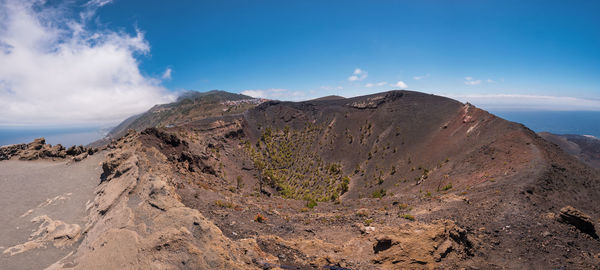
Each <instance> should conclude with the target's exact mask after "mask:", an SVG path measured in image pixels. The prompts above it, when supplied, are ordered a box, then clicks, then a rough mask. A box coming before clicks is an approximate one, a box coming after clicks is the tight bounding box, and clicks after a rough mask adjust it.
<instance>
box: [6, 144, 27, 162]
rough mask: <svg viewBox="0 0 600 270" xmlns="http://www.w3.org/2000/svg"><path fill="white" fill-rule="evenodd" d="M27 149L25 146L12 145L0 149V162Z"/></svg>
mask: <svg viewBox="0 0 600 270" xmlns="http://www.w3.org/2000/svg"><path fill="white" fill-rule="evenodd" d="M26 148H27V145H26V144H13V145H7V146H2V147H0V160H8V159H10V158H11V157H13V156H16V155H17V154H18V153H19V152H20V151H22V150H24V149H26Z"/></svg>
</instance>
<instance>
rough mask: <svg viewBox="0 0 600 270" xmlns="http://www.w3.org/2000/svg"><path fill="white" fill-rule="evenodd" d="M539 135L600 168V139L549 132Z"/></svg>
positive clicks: (588, 163)
mask: <svg viewBox="0 0 600 270" xmlns="http://www.w3.org/2000/svg"><path fill="white" fill-rule="evenodd" d="M538 135H540V136H541V137H542V138H544V139H546V140H548V141H550V142H553V143H555V144H557V145H558V146H559V147H560V148H561V149H563V150H564V151H565V152H567V153H569V154H571V155H573V156H575V157H576V158H578V159H579V160H581V161H583V162H584V163H586V164H587V165H590V166H592V167H594V168H596V169H600V139H598V138H596V137H593V136H586V135H573V134H566V135H558V134H552V133H549V132H540V133H538Z"/></svg>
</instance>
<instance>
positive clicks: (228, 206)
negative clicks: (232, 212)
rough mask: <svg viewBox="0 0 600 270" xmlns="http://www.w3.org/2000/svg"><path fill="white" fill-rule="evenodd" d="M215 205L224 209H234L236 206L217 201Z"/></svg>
mask: <svg viewBox="0 0 600 270" xmlns="http://www.w3.org/2000/svg"><path fill="white" fill-rule="evenodd" d="M215 205H216V206H219V207H223V208H233V207H235V205H234V204H233V203H232V202H228V201H222V200H216V201H215Z"/></svg>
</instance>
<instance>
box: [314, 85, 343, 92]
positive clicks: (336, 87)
mask: <svg viewBox="0 0 600 270" xmlns="http://www.w3.org/2000/svg"><path fill="white" fill-rule="evenodd" d="M320 88H321V89H323V90H328V91H330V90H343V89H344V87H342V86H341V85H338V86H329V85H323V86H321V87H320Z"/></svg>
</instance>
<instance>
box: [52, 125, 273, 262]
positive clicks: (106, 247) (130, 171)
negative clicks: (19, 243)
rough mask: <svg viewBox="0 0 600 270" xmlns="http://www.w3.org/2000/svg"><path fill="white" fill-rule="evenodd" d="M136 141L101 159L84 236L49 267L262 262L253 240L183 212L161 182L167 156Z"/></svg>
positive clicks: (190, 211) (165, 175) (170, 188)
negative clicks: (233, 235) (227, 233)
mask: <svg viewBox="0 0 600 270" xmlns="http://www.w3.org/2000/svg"><path fill="white" fill-rule="evenodd" d="M137 136H139V135H138V134H135V133H130V134H129V135H127V136H125V137H123V138H122V139H121V140H119V141H118V142H117V143H116V144H115V148H114V150H113V151H112V152H111V153H109V154H108V158H107V160H106V161H105V162H104V163H103V165H102V167H103V171H104V173H103V181H102V182H101V183H100V185H99V186H98V188H97V190H96V198H95V199H94V201H93V202H91V203H90V204H89V205H88V209H89V216H88V223H87V224H86V226H85V229H84V230H83V231H84V234H85V238H84V239H83V240H82V243H81V245H80V246H79V247H78V249H77V251H76V252H75V253H74V254H72V255H70V256H67V257H66V258H63V259H62V260H60V261H59V262H57V263H55V264H54V265H52V266H50V267H49V269H63V268H69V269H71V268H74V269H122V268H132V269H252V268H256V267H255V266H254V263H253V262H252V260H251V256H252V257H264V254H263V253H262V251H261V250H260V248H259V247H258V246H257V244H256V241H255V240H252V239H243V240H239V241H233V240H230V239H229V238H227V237H225V236H224V235H223V233H222V232H221V230H220V229H219V228H218V227H217V226H215V225H214V224H213V223H212V222H211V221H210V220H208V219H207V218H205V217H204V216H203V215H202V214H201V213H200V212H199V211H198V210H195V209H191V208H188V207H186V206H184V205H183V204H182V203H181V202H180V201H179V198H178V195H177V193H176V192H175V190H174V187H173V186H172V185H170V184H169V183H168V182H169V177H170V174H169V172H170V169H169V167H168V165H167V164H168V162H167V157H166V156H165V155H163V154H162V153H161V152H160V151H159V150H157V149H156V148H147V147H144V146H143V145H142V144H141V143H140V142H139V141H137V140H135V139H136V137H137ZM150 160H152V161H153V162H152V163H151V164H152V166H149V164H150ZM106 258H110V260H106Z"/></svg>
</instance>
